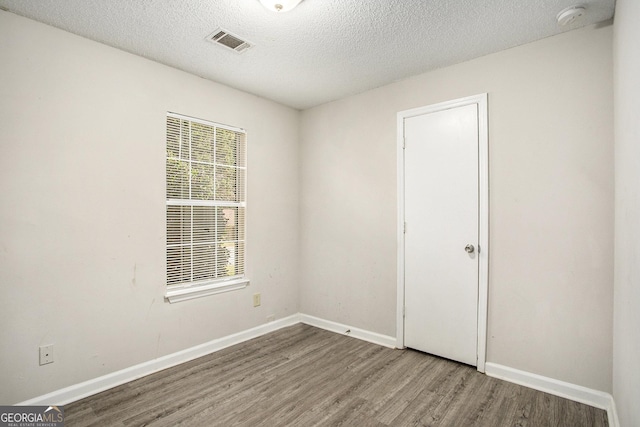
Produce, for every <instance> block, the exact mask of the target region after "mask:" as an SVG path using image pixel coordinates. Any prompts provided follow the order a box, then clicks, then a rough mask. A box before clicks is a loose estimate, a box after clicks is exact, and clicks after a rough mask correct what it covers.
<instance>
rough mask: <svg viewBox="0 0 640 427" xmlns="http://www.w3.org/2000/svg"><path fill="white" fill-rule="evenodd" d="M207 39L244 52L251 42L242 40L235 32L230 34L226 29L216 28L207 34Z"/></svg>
mask: <svg viewBox="0 0 640 427" xmlns="http://www.w3.org/2000/svg"><path fill="white" fill-rule="evenodd" d="M207 40H209V41H210V42H211V43H216V44H219V45H222V46H224V47H226V48H229V49H231V50H235V51H236V52H244V51H245V50H247V49H249V48H250V47H251V43H249V42H248V41H245V40H242V39H241V38H240V37H238V36H236V35H235V34H231V33H230V32H229V31H227V30H223V29H218V30H216V31H214V32H213V33H211V34H209V35H208V36H207Z"/></svg>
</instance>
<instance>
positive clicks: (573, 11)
mask: <svg viewBox="0 0 640 427" xmlns="http://www.w3.org/2000/svg"><path fill="white" fill-rule="evenodd" d="M585 12H586V8H585V7H584V6H582V5H575V6H569V7H568V8H566V9H563V10H561V11H560V13H558V16H556V19H557V20H558V24H559V25H562V26H564V25H569V24H572V23H573V21H575V20H576V19H578V18H580V17H581V16H582V15H584V13H585Z"/></svg>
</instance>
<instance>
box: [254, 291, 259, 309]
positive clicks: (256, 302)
mask: <svg viewBox="0 0 640 427" xmlns="http://www.w3.org/2000/svg"><path fill="white" fill-rule="evenodd" d="M259 305H260V294H253V306H254V307H257V306H259Z"/></svg>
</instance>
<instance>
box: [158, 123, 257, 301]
mask: <svg viewBox="0 0 640 427" xmlns="http://www.w3.org/2000/svg"><path fill="white" fill-rule="evenodd" d="M245 159H246V135H245V132H244V131H243V130H241V129H236V128H232V127H229V126H224V125H219V124H216V123H211V122H207V121H204V120H199V119H194V118H191V117H185V116H181V115H178V114H173V113H168V114H167V158H166V174H167V299H168V300H169V301H170V302H176V301H181V300H184V299H190V298H195V297H198V296H204V295H210V294H214V293H219V292H225V291H228V290H233V289H238V288H242V287H245V286H246V285H247V284H248V280H247V279H245V276H244V269H245V208H246V201H245V181H246V180H245V177H246V164H245Z"/></svg>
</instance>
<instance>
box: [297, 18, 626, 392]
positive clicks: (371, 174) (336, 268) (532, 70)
mask: <svg viewBox="0 0 640 427" xmlns="http://www.w3.org/2000/svg"><path fill="white" fill-rule="evenodd" d="M611 43H612V27H611V26H607V25H604V26H600V27H598V28H594V27H589V28H585V29H582V30H577V31H572V32H569V33H565V34H563V35H559V36H556V37H551V38H548V39H544V40H541V41H538V42H535V43H531V44H528V45H524V46H521V47H517V48H514V49H510V50H507V51H503V52H500V53H497V54H493V55H489V56H486V57H482V58H479V59H476V60H473V61H469V62H466V63H462V64H459V65H455V66H451V67H447V68H444V69H440V70H436V71H433V72H429V73H426V74H423V75H420V76H417V77H414V78H411V79H408V80H404V81H401V82H398V83H395V84H391V85H388V86H384V87H381V88H378V89H375V90H372V91H368V92H366V93H362V94H360V95H357V96H352V97H349V98H346V99H343V100H340V101H336V102H332V103H329V104H326V105H322V106H319V107H316V108H313V109H310V110H307V111H304V112H303V114H302V130H301V132H302V133H301V135H302V137H301V148H300V150H301V151H300V153H301V154H300V155H301V165H300V176H301V181H302V192H301V198H300V203H301V256H302V259H301V291H300V305H301V311H302V312H304V313H307V314H310V315H315V316H319V317H322V318H325V319H329V320H333V321H336V322H342V323H346V324H349V325H353V326H356V327H360V328H363V329H368V330H372V331H375V332H378V333H382V334H386V335H390V336H395V327H396V325H395V316H396V312H395V304H396V218H395V215H396V200H397V199H396V191H397V190H396V151H395V150H396V113H397V112H398V111H402V110H406V109H409V108H413V107H419V106H424V105H429V104H433V103H437V102H441V101H446V100H451V99H456V98H460V97H464V96H468V95H474V94H478V93H483V92H488V94H489V133H490V136H489V145H490V168H489V169H490V228H491V230H490V245H491V248H490V261H489V262H490V283H489V324H488V354H487V361H489V362H494V363H499V364H502V365H506V366H509V367H512V368H516V369H521V370H524V371H528V372H532V373H536V374H540V375H544V376H547V377H551V378H555V379H559V380H563V381H567V382H570V383H574V384H579V385H583V386H586V387H590V388H594V389H598V390H602V391H611V369H612V368H611V363H612V362H611V357H612V356H611V352H612V337H611V331H612V296H613V286H612V283H613V128H612V126H613V124H612V122H613V116H612V112H613V107H612V58H611Z"/></svg>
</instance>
